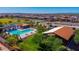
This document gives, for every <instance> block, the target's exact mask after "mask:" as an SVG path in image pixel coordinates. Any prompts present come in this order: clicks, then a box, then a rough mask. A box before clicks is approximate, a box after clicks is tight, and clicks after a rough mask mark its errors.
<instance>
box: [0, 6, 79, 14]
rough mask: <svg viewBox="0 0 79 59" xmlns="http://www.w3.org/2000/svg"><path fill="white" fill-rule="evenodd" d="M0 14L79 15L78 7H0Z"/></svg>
mask: <svg viewBox="0 0 79 59" xmlns="http://www.w3.org/2000/svg"><path fill="white" fill-rule="evenodd" d="M0 13H52V14H53V13H79V7H0Z"/></svg>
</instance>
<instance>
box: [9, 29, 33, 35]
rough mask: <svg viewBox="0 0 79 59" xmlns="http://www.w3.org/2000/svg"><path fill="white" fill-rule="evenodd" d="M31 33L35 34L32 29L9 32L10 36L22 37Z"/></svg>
mask: <svg viewBox="0 0 79 59" xmlns="http://www.w3.org/2000/svg"><path fill="white" fill-rule="evenodd" d="M30 32H33V30H31V29H25V30H13V31H9V33H10V34H12V35H21V34H24V33H26V34H28V33H30Z"/></svg>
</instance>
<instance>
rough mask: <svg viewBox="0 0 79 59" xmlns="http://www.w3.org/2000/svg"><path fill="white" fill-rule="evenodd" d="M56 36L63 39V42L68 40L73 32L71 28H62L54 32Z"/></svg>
mask: <svg viewBox="0 0 79 59" xmlns="http://www.w3.org/2000/svg"><path fill="white" fill-rule="evenodd" d="M54 33H55V34H56V35H58V36H60V37H62V38H64V39H65V40H69V39H70V38H71V36H72V35H73V34H74V30H73V28H71V27H66V26H65V27H63V28H61V29H58V30H57V31H55V32H54Z"/></svg>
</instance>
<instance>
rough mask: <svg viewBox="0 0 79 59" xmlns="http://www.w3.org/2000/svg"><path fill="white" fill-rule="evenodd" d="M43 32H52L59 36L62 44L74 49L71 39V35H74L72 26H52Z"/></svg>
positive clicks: (48, 33) (74, 44)
mask: <svg viewBox="0 0 79 59" xmlns="http://www.w3.org/2000/svg"><path fill="white" fill-rule="evenodd" d="M43 34H47V35H50V34H53V35H55V36H57V37H59V38H61V39H62V41H63V44H64V45H65V46H67V47H69V48H71V49H74V47H75V46H76V43H75V42H74V40H73V37H74V35H75V30H74V28H72V27H69V26H60V27H56V28H53V29H51V30H48V31H46V32H43Z"/></svg>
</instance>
